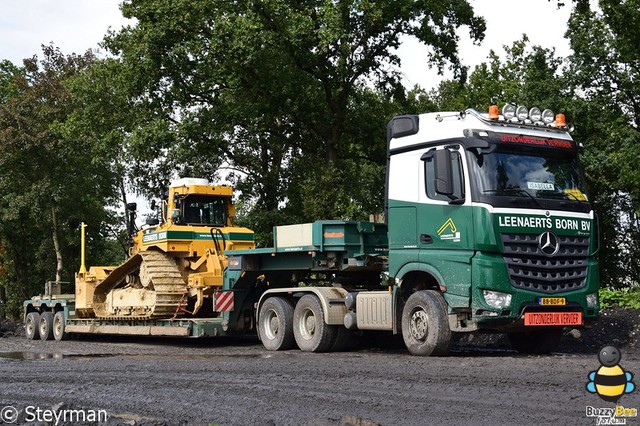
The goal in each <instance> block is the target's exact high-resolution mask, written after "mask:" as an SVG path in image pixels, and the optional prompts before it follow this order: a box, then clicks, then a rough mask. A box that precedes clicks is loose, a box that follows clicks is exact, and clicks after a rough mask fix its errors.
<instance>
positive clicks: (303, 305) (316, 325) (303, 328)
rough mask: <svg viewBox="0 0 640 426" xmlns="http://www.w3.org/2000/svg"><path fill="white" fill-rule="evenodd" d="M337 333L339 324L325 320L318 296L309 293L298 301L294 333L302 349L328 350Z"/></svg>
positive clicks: (294, 318) (294, 317)
mask: <svg viewBox="0 0 640 426" xmlns="http://www.w3.org/2000/svg"><path fill="white" fill-rule="evenodd" d="M340 327H342V326H340ZM337 333H338V326H335V325H333V326H332V325H328V324H326V323H325V322H324V311H323V310H322V305H321V304H320V300H318V298H317V297H316V296H314V295H312V294H307V295H305V296H303V297H302V298H301V299H300V300H299V301H298V303H297V304H296V308H295V310H294V312H293V335H294V337H295V340H296V343H297V344H298V347H299V348H300V349H301V350H303V351H305V352H325V351H328V350H329V349H331V347H332V346H333V344H334V343H335V341H336V334H337Z"/></svg>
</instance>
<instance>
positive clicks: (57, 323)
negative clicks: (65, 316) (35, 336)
mask: <svg viewBox="0 0 640 426" xmlns="http://www.w3.org/2000/svg"><path fill="white" fill-rule="evenodd" d="M53 334H54V335H56V336H60V335H61V334H62V321H61V320H60V317H58V316H56V317H55V318H53Z"/></svg>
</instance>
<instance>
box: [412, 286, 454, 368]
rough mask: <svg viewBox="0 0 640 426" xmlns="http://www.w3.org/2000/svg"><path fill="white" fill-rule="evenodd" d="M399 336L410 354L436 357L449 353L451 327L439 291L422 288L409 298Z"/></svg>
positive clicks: (445, 305)
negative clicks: (400, 335)
mask: <svg viewBox="0 0 640 426" xmlns="http://www.w3.org/2000/svg"><path fill="white" fill-rule="evenodd" d="M402 337H403V339H404V344H405V345H406V346H407V349H409V352H411V353H412V354H413V355H420V356H430V355H434V356H438V355H446V354H447V352H449V345H450V343H451V330H450V329H449V321H448V319H447V304H446V302H445V301H444V299H443V298H442V295H440V293H438V292H436V291H434V290H422V291H417V292H415V293H413V294H412V295H411V296H410V297H409V299H408V300H407V303H406V304H405V305H404V309H403V311H402Z"/></svg>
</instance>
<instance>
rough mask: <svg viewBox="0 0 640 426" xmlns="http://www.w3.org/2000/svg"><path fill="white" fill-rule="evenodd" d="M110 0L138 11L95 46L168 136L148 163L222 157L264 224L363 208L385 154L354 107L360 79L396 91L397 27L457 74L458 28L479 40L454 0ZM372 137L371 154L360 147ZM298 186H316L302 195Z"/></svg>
mask: <svg viewBox="0 0 640 426" xmlns="http://www.w3.org/2000/svg"><path fill="white" fill-rule="evenodd" d="M122 11H123V14H124V15H125V16H126V17H128V18H135V19H136V20H137V25H136V26H134V27H128V28H125V29H123V30H122V31H120V32H119V33H112V34H110V35H109V36H108V37H107V38H106V40H105V46H106V47H107V48H108V49H109V50H110V51H111V52H112V53H113V54H115V55H117V56H118V57H119V58H120V59H121V61H122V64H123V72H124V73H125V74H126V75H127V76H128V78H130V79H131V87H132V89H133V91H132V94H133V96H134V97H135V99H136V102H142V103H148V104H152V105H157V106H159V107H160V108H161V109H162V111H163V112H164V115H163V116H162V118H163V119H164V120H165V122H166V123H170V124H169V125H167V126H166V127H167V128H169V129H170V131H172V132H173V134H174V135H175V138H176V139H175V144H172V145H171V146H170V147H168V148H167V150H166V151H164V155H163V157H164V160H158V159H156V163H155V164H166V163H172V164H174V165H175V168H176V169H178V170H180V169H181V170H180V172H183V173H186V172H195V171H198V172H200V173H204V174H205V175H206V176H205V177H214V176H216V170H217V169H219V168H220V166H225V167H227V169H225V170H226V172H231V175H230V176H228V177H229V178H230V179H231V180H232V181H233V182H234V183H235V184H236V185H237V186H238V188H239V189H240V190H241V192H242V201H243V203H244V205H245V206H248V207H249V209H250V211H251V212H252V213H253V217H254V218H255V219H256V224H257V225H258V226H259V227H260V228H261V230H263V231H264V230H265V229H266V228H267V225H268V228H269V229H270V226H271V225H273V224H274V223H276V222H274V221H278V220H279V219H280V220H281V219H282V218H284V217H286V218H288V219H292V220H298V219H299V220H310V219H314V218H318V216H317V215H320V214H322V215H328V216H326V217H346V216H350V215H352V214H354V213H357V214H358V215H359V214H361V213H362V212H363V210H364V209H365V208H367V209H368V208H374V207H369V206H367V202H368V198H369V197H370V196H371V195H372V193H371V192H366V193H363V192H362V191H360V190H359V189H358V188H360V187H361V186H362V185H372V186H376V187H378V188H381V187H382V186H383V177H382V175H380V173H379V170H375V167H376V166H375V165H376V164H378V165H379V164H384V157H383V156H384V154H380V153H381V152H384V149H385V142H384V134H385V133H384V131H383V132H381V133H379V134H377V136H376V139H375V140H363V139H361V138H362V137H363V136H365V134H366V135H367V136H371V134H370V133H368V132H366V131H365V132H363V131H362V130H361V129H363V128H371V126H370V120H371V119H372V117H371V116H365V115H363V114H360V113H358V112H357V111H355V108H357V107H361V106H362V102H361V101H360V100H361V99H364V98H367V97H370V96H371V95H370V93H369V90H368V89H369V88H371V87H375V88H376V89H377V90H379V91H380V93H382V94H384V95H385V99H388V98H389V97H391V96H395V97H400V98H401V97H403V96H404V89H403V88H402V87H401V84H400V78H399V75H398V72H396V71H393V68H394V67H397V66H398V65H399V58H398V57H397V56H395V55H394V54H393V49H394V48H396V47H397V46H398V45H399V40H400V37H401V36H402V35H410V36H414V37H417V38H418V39H420V40H421V41H422V42H423V43H425V44H426V45H428V46H430V48H431V56H430V63H431V64H433V65H435V66H437V67H438V68H439V69H440V70H442V69H444V67H446V66H450V67H451V68H452V69H453V70H454V71H455V72H456V73H457V74H459V75H461V76H462V75H464V73H465V68H464V67H463V66H462V65H461V63H460V60H459V58H458V54H457V43H456V42H457V40H458V36H457V34H456V30H457V29H458V28H459V27H461V26H468V27H469V32H470V36H471V38H472V39H474V40H476V41H479V40H481V39H482V36H483V32H484V28H485V24H484V20H483V19H482V18H478V17H476V16H474V14H473V10H472V8H471V6H470V5H469V4H468V2H467V1H466V0H447V1H435V0H429V1H421V2H417V1H410V0H393V1H386V2H373V1H370V0H350V1H347V0H345V1H335V2H325V1H318V0H305V1H297V2H289V1H284V0H268V1H260V2H257V1H251V0H243V1H238V2H209V1H204V0H179V1H173V2H171V3H167V2H163V1H159V0H131V1H125V2H124V3H123V6H122ZM382 109H383V108H381V109H380V110H379V111H382ZM387 112H388V111H387ZM389 118H390V116H386V117H383V118H382V119H381V122H382V123H384V122H385V121H386V120H388V119H389ZM354 119H358V120H361V121H358V122H354V121H352V120H354ZM375 119H378V117H375ZM383 125H384V124H382V126H383ZM378 128H380V127H378ZM374 146H375V149H374V150H375V151H376V154H375V155H374V156H370V155H363V154H364V153H371V151H372V147H374ZM152 151H154V152H156V154H159V153H160V152H162V151H161V150H160V149H154V150H152ZM365 157H366V158H365ZM165 160H166V161H165ZM370 160H373V162H372V161H370ZM378 161H382V162H381V163H377V162H378ZM181 164H183V165H184V166H182V167H180V165H181ZM187 165H188V166H187ZM374 170H375V171H374ZM141 172H142V171H141ZM372 175H375V179H374V180H373V181H370V180H369V179H371V177H372ZM218 176H219V177H225V176H221V175H218ZM303 194H317V196H315V200H316V201H314V202H313V206H312V205H309V203H307V205H305V204H304V203H303V202H302V200H303V198H305V197H306V196H304V195H303ZM375 195H376V197H377V198H378V203H377V205H376V206H375V208H377V209H378V210H379V209H381V207H382V199H381V197H379V194H375ZM363 197H364V198H363ZM294 204H295V205H294ZM286 206H288V207H290V208H289V209H288V210H286V211H285V209H284V207H286Z"/></svg>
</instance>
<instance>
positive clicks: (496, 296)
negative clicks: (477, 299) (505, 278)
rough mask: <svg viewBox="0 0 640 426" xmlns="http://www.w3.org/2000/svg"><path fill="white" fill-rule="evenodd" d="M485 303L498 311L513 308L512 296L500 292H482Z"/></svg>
mask: <svg viewBox="0 0 640 426" xmlns="http://www.w3.org/2000/svg"><path fill="white" fill-rule="evenodd" d="M482 295H483V296H484V301H485V302H487V305H489V306H491V307H492V308H496V309H503V308H508V307H509V306H511V295H510V294H507V293H500V292H499V291H491V290H482Z"/></svg>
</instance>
